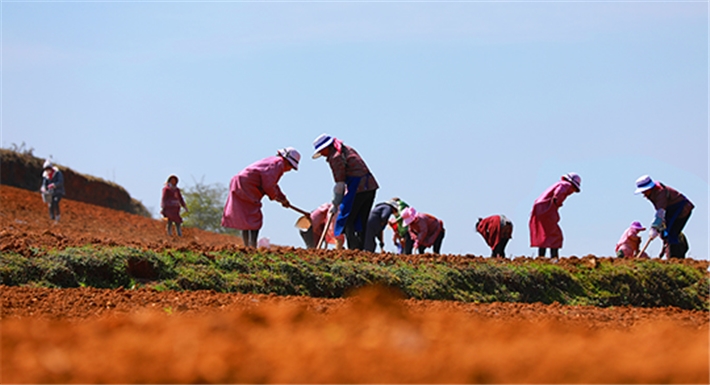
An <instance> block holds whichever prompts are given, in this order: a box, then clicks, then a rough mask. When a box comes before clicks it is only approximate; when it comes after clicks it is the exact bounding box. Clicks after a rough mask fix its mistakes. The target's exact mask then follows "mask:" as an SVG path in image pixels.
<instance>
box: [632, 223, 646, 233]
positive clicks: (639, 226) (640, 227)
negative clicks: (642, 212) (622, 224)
mask: <svg viewBox="0 0 710 385" xmlns="http://www.w3.org/2000/svg"><path fill="white" fill-rule="evenodd" d="M631 228H632V229H636V230H638V231H644V230H646V228H645V227H643V225H642V224H641V222H639V221H633V222H631Z"/></svg>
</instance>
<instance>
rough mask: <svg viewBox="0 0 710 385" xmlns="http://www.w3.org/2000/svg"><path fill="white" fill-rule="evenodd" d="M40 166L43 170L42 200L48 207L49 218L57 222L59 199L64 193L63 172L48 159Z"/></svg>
mask: <svg viewBox="0 0 710 385" xmlns="http://www.w3.org/2000/svg"><path fill="white" fill-rule="evenodd" d="M42 168H43V169H44V172H42V186H41V187H40V192H41V193H42V200H43V201H44V203H46V204H47V206H48V207H49V219H51V220H53V221H55V222H57V223H58V222H59V217H60V212H59V201H61V200H62V197H64V193H65V191H64V174H62V172H61V171H60V170H59V168H58V167H56V166H55V165H54V163H52V161H51V160H49V159H47V160H46V161H45V162H44V165H43V166H42Z"/></svg>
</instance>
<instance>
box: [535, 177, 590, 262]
mask: <svg viewBox="0 0 710 385" xmlns="http://www.w3.org/2000/svg"><path fill="white" fill-rule="evenodd" d="M581 185H582V178H581V177H580V176H579V175H577V173H574V172H570V173H567V174H565V175H562V177H561V178H560V180H559V181H558V182H557V183H555V184H553V185H552V186H550V187H549V188H548V189H547V190H545V192H543V193H542V195H540V197H539V198H537V199H536V200H535V203H534V204H533V209H532V212H531V213H530V223H529V226H530V246H531V247H537V248H538V256H540V257H544V256H545V252H546V249H547V248H549V249H550V257H552V258H558V257H559V249H560V248H562V241H563V239H564V237H563V235H562V229H561V228H560V225H559V222H560V214H559V209H560V207H562V203H563V202H564V201H565V199H567V197H568V196H570V195H571V194H573V193H575V192H577V193H578V192H580V191H581Z"/></svg>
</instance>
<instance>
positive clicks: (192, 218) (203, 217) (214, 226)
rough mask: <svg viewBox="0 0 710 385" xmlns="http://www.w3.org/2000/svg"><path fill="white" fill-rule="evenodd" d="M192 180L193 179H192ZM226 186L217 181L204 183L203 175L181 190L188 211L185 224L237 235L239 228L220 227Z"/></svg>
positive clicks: (225, 198)
mask: <svg viewBox="0 0 710 385" xmlns="http://www.w3.org/2000/svg"><path fill="white" fill-rule="evenodd" d="M193 180H194V179H193ZM227 192H228V190H227V188H226V187H224V186H223V185H221V184H219V183H214V184H205V183H204V177H203V178H202V179H201V180H200V181H199V182H197V181H195V184H194V185H193V186H190V187H187V188H185V190H183V197H184V198H185V204H187V208H188V210H189V211H188V212H186V213H185V214H183V215H184V217H185V226H187V227H196V228H198V229H202V230H207V231H212V232H215V233H221V234H232V235H239V230H234V229H229V228H226V227H222V211H223V210H224V203H225V202H226V200H227Z"/></svg>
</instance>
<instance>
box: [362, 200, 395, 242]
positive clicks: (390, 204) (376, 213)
mask: <svg viewBox="0 0 710 385" xmlns="http://www.w3.org/2000/svg"><path fill="white" fill-rule="evenodd" d="M397 207H398V205H397V202H396V201H395V200H389V201H387V202H382V203H378V204H376V205H375V207H374V208H373V209H372V211H370V216H369V217H368V218H367V230H366V231H365V234H366V238H365V250H366V251H375V248H376V244H375V243H376V242H375V239H377V240H378V241H379V244H380V248H381V249H384V247H385V242H384V240H383V239H382V233H383V232H384V230H385V227H387V223H388V222H389V219H390V216H391V215H393V214H394V215H397V214H398V211H397Z"/></svg>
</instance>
